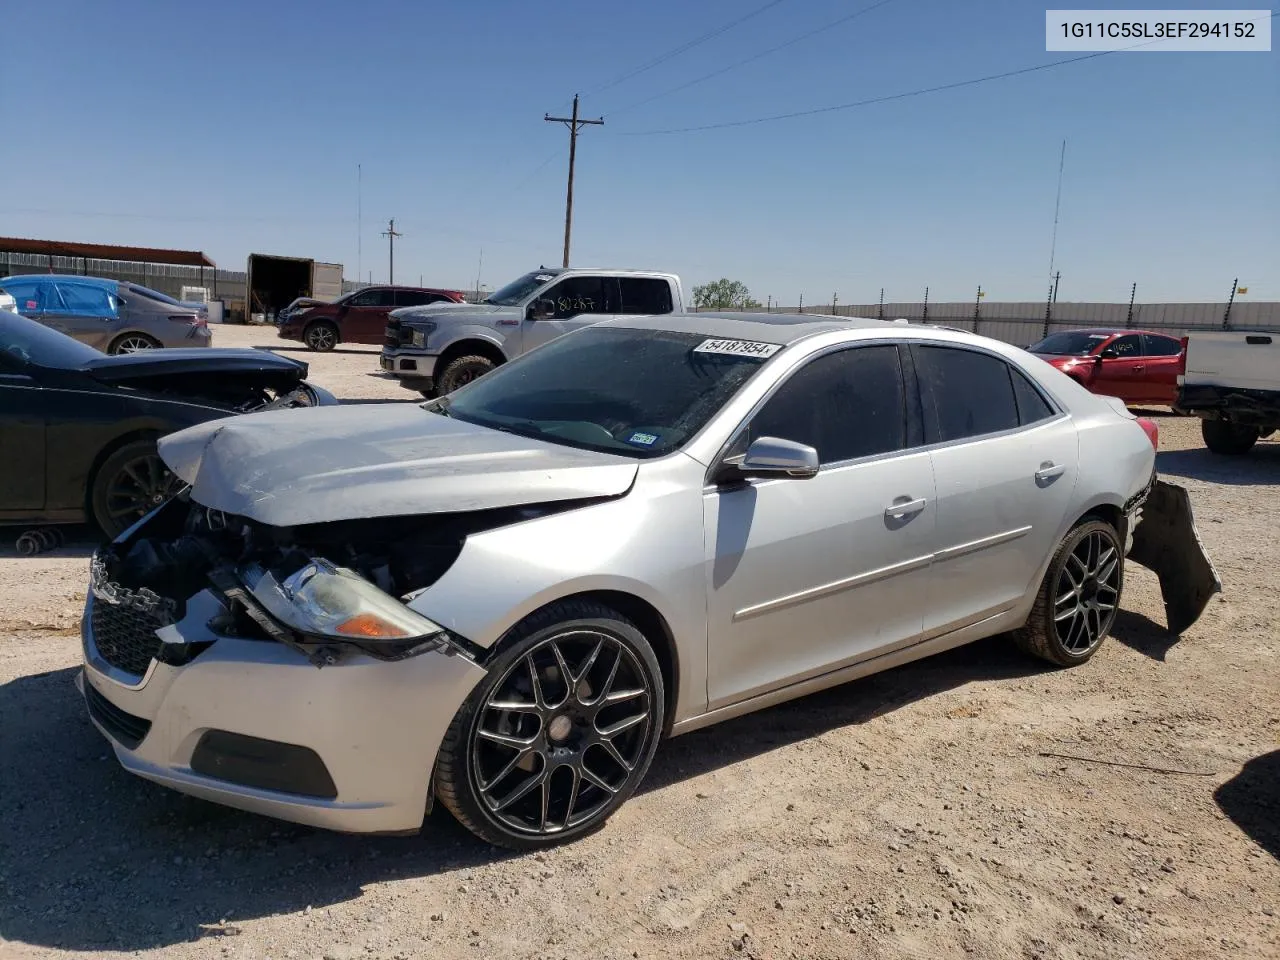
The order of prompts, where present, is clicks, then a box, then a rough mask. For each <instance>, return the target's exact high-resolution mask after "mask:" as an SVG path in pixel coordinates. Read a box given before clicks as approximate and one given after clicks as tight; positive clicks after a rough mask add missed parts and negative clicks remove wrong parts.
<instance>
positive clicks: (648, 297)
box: [618, 277, 672, 314]
mask: <svg viewBox="0 0 1280 960" xmlns="http://www.w3.org/2000/svg"><path fill="white" fill-rule="evenodd" d="M618 285H619V286H620V287H621V288H622V312H623V313H638V314H649V313H670V312H671V310H672V305H671V285H670V284H669V283H667V281H665V280H657V279H654V278H649V277H621V278H619V280H618Z"/></svg>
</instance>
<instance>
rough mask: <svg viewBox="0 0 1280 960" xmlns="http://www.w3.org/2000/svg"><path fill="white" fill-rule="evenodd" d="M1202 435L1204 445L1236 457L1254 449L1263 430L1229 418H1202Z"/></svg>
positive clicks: (1215, 451) (1214, 450) (1216, 451)
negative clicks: (1231, 420) (1234, 421)
mask: <svg viewBox="0 0 1280 960" xmlns="http://www.w3.org/2000/svg"><path fill="white" fill-rule="evenodd" d="M1200 435H1201V436H1202V437H1204V445H1205V446H1206V447H1208V448H1209V449H1210V450H1212V451H1213V452H1214V453H1221V454H1225V455H1227V456H1233V457H1235V456H1240V455H1241V454H1243V453H1248V452H1249V451H1250V450H1252V449H1253V445H1254V444H1255V443H1257V442H1258V437H1259V436H1261V435H1262V431H1261V430H1259V429H1258V428H1257V427H1250V426H1247V425H1245V424H1242V423H1231V422H1229V421H1227V420H1201V421H1200Z"/></svg>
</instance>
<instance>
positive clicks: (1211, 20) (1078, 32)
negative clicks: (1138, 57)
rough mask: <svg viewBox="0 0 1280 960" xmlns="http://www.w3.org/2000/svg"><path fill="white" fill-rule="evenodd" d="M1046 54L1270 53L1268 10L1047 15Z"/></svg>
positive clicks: (1062, 12)
mask: <svg viewBox="0 0 1280 960" xmlns="http://www.w3.org/2000/svg"><path fill="white" fill-rule="evenodd" d="M1044 30H1045V40H1044V48H1045V49H1046V50H1061V51H1072V52H1077V53H1081V52H1085V51H1106V50H1116V51H1133V52H1153V51H1154V52H1160V51H1164V52H1173V53H1249V52H1254V53H1257V52H1263V53H1265V52H1268V51H1270V49H1271V11H1270V10H1046V11H1045V14H1044Z"/></svg>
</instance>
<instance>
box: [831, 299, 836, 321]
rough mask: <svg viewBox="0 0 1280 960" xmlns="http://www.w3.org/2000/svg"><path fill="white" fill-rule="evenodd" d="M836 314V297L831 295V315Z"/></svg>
mask: <svg viewBox="0 0 1280 960" xmlns="http://www.w3.org/2000/svg"><path fill="white" fill-rule="evenodd" d="M835 312H836V295H835V294H834V293H833V294H831V313H832V315H833V316H834V315H835Z"/></svg>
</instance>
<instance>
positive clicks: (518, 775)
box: [436, 602, 663, 849]
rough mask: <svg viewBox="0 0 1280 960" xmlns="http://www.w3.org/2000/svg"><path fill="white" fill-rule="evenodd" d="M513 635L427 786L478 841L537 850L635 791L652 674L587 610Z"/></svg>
mask: <svg viewBox="0 0 1280 960" xmlns="http://www.w3.org/2000/svg"><path fill="white" fill-rule="evenodd" d="M549 620H550V621H552V622H550V623H548V621H549ZM544 624H545V625H544ZM516 634H517V635H518V639H517V640H516V641H515V642H514V643H513V644H512V645H511V646H509V647H508V648H507V650H506V651H505V652H504V653H503V654H502V655H501V656H500V657H499V658H498V661H497V662H495V664H494V666H493V667H492V668H491V669H490V674H489V677H487V678H486V679H485V680H484V681H482V682H481V683H480V685H479V686H478V687H477V688H476V690H475V691H473V693H472V696H471V698H470V699H469V700H468V702H467V703H466V704H464V705H463V707H462V708H461V709H460V710H459V711H458V715H457V716H456V717H455V718H454V722H453V724H452V725H451V726H450V729H449V732H448V733H447V734H446V736H445V741H444V743H443V744H442V746H441V753H440V758H439V761H438V763H437V768H436V790H437V793H438V794H439V796H440V798H441V800H442V801H443V803H444V804H445V806H447V807H448V808H449V810H450V811H451V812H452V813H453V814H454V815H455V816H456V817H457V818H458V820H460V821H461V822H462V823H463V825H464V826H466V827H467V828H468V829H470V830H471V831H472V832H473V833H475V834H476V835H477V836H479V837H481V838H482V839H484V840H487V841H489V842H490V843H493V844H497V845H500V846H506V847H513V848H516V849H535V848H539V847H544V846H550V845H552V844H556V843H562V842H565V841H566V840H569V839H572V838H574V837H577V836H581V835H582V834H584V833H587V832H590V831H592V830H594V829H596V828H598V827H599V826H601V825H603V823H604V822H605V820H606V819H607V818H608V817H609V815H610V814H611V813H612V812H613V811H614V810H616V809H617V808H618V807H619V806H620V805H621V804H622V803H623V802H624V801H625V800H626V799H627V798H628V797H630V796H631V794H632V793H633V792H634V791H635V788H636V787H637V786H638V784H639V782H640V780H641V779H642V778H643V776H644V774H645V771H646V770H647V769H648V767H649V762H650V760H651V759H652V757H653V752H654V749H655V747H656V745H657V741H658V737H659V735H660V733H661V727H662V717H663V688H662V675H661V671H660V669H659V667H658V664H657V660H656V658H655V657H654V654H653V651H652V648H651V647H650V646H649V644H648V642H647V641H646V640H645V638H644V636H643V635H642V634H641V633H640V632H639V630H637V629H636V627H635V626H634V625H633V624H631V623H630V622H628V621H626V620H625V619H624V618H622V617H621V616H620V615H619V614H617V613H616V612H614V611H612V610H609V609H608V608H606V607H602V606H600V605H597V604H588V603H580V602H570V603H563V604H558V605H556V606H553V607H552V608H550V609H549V610H547V611H544V612H543V613H542V614H539V615H535V617H534V618H531V620H530V621H528V622H526V624H524V625H522V626H521V627H519V628H517V631H516Z"/></svg>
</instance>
